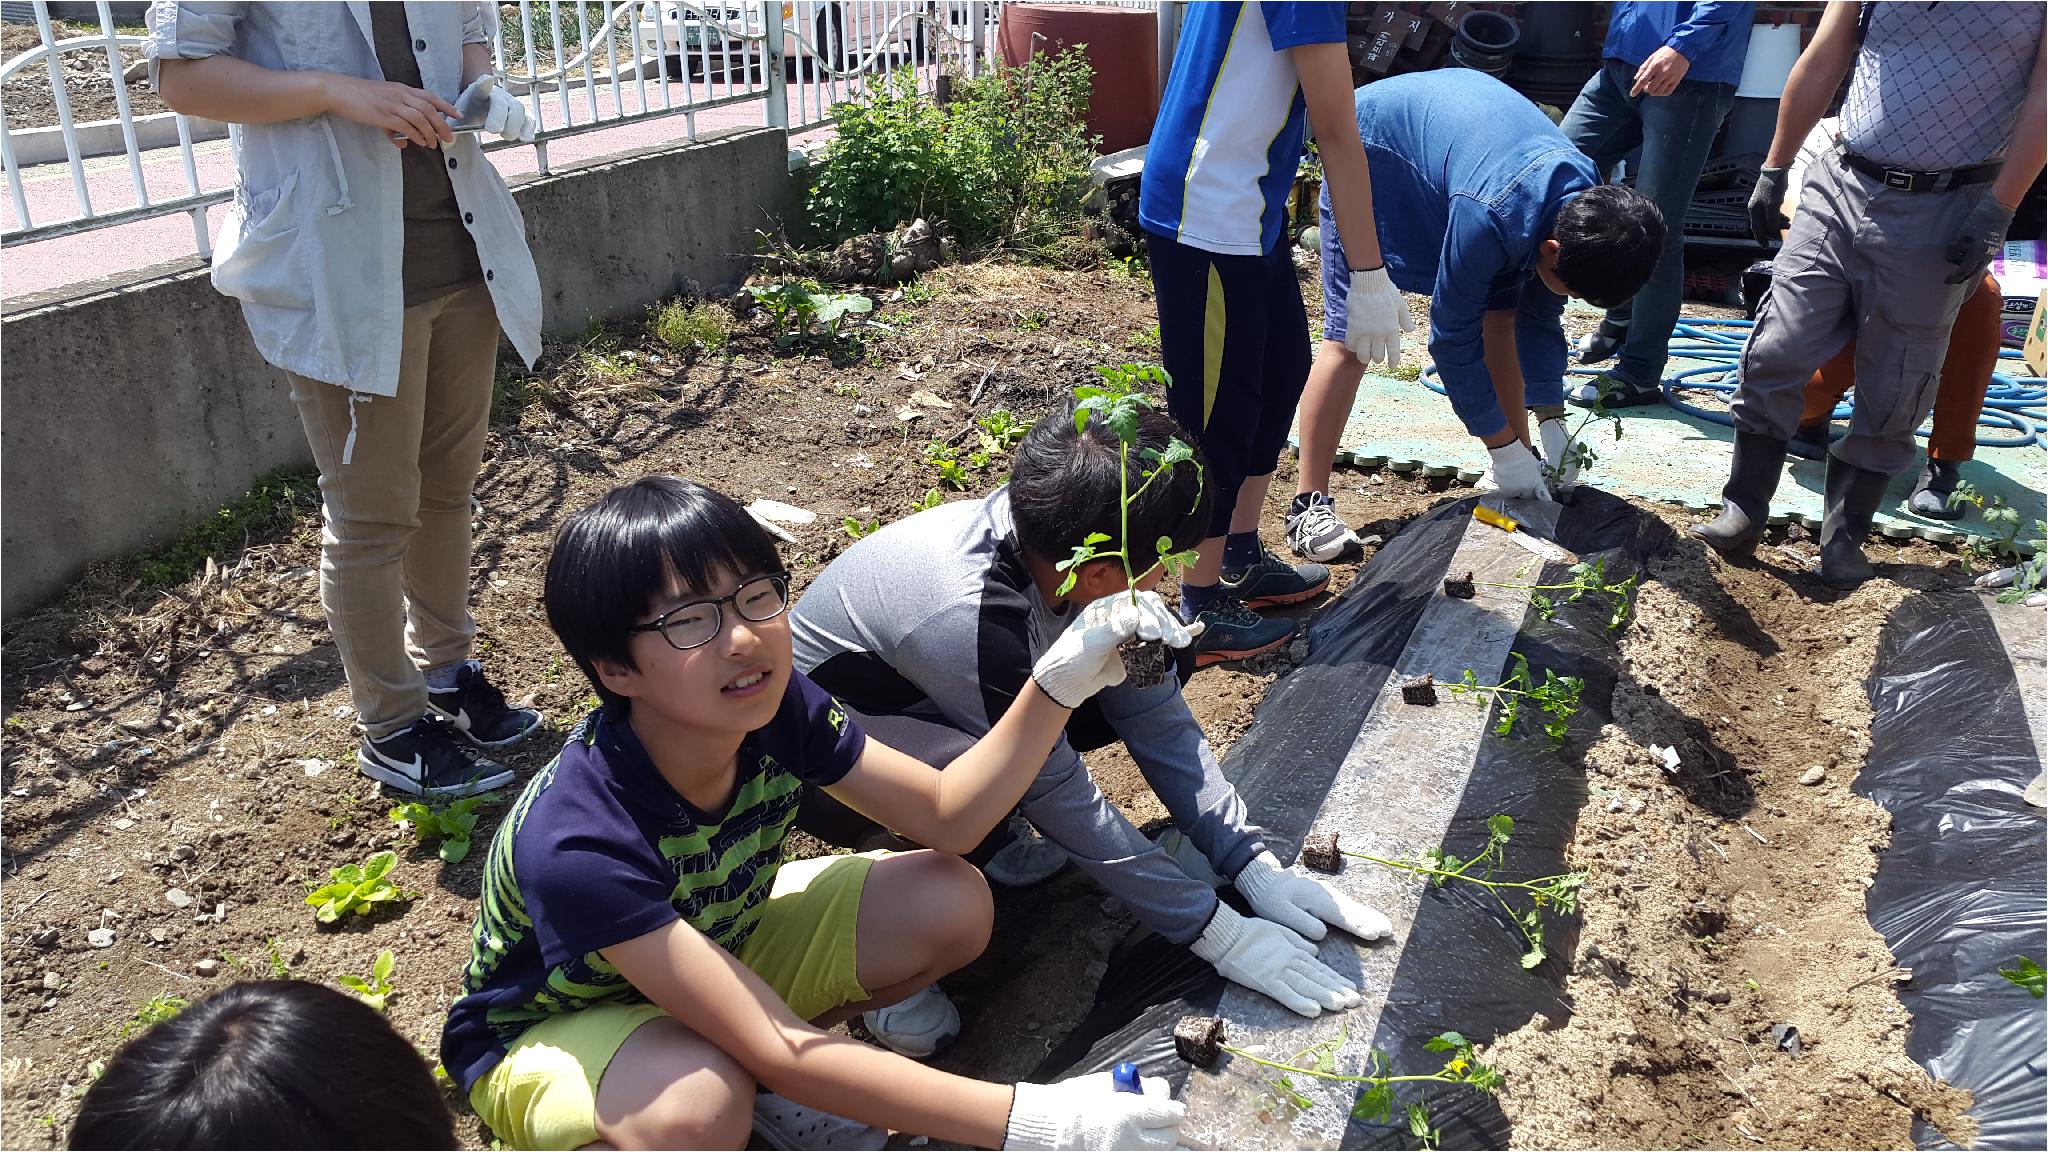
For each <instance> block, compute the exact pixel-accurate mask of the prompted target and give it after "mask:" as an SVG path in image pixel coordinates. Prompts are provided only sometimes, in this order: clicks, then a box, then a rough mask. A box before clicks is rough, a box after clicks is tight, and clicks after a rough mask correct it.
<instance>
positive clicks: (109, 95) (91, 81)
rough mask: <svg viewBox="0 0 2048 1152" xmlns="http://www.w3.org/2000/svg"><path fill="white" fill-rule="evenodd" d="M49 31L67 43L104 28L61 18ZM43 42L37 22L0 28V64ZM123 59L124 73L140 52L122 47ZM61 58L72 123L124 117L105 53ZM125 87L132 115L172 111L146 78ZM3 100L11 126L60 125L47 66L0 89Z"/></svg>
mask: <svg viewBox="0 0 2048 1152" xmlns="http://www.w3.org/2000/svg"><path fill="white" fill-rule="evenodd" d="M117 31H120V30H119V29H117ZM50 32H51V34H52V35H54V36H55V37H56V38H57V39H58V40H63V39H66V38H68V37H72V36H97V35H99V34H100V29H99V26H98V25H97V24H67V23H66V22H65V21H62V20H52V21H50ZM42 42H43V38H42V35H41V34H40V33H39V32H37V31H36V26H35V25H34V24H0V60H11V59H13V58H14V57H16V56H18V55H20V54H21V53H23V52H26V51H28V50H29V49H31V48H35V47H37V46H39V45H40V44H42ZM120 55H121V69H122V71H123V72H124V73H126V72H127V71H128V70H129V69H130V68H132V67H134V66H135V65H136V64H138V63H140V62H141V61H142V50H141V49H140V48H135V47H125V46H124V47H123V48H122V49H121V50H120ZM60 59H61V60H62V62H63V66H64V94H65V98H66V99H67V100H68V101H69V102H70V104H71V122H72V123H73V124H86V123H90V122H91V121H94V120H112V119H113V118H114V117H115V116H117V115H119V114H120V112H119V106H118V105H117V104H116V103H115V97H114V78H113V76H112V74H111V72H110V71H109V69H108V68H107V53H106V49H104V48H92V49H85V48H77V49H73V50H71V51H68V52H65V53H64V54H63V55H62V57H60ZM127 88H128V111H129V113H130V114H131V115H135V116H148V115H151V114H153V113H157V112H168V111H170V108H169V107H167V106H166V105H165V104H164V102H163V101H162V100H159V99H157V95H156V93H155V92H154V91H152V90H151V89H150V87H149V78H148V77H147V76H142V77H139V78H137V79H136V80H134V81H132V82H130V83H129V84H128V85H127ZM0 102H4V103H5V105H6V108H7V126H8V127H9V128H13V129H16V130H19V129H22V128H47V127H49V126H50V125H52V124H56V123H58V119H57V100H56V97H55V95H54V94H53V93H52V90H51V87H50V70H49V68H48V67H45V66H42V65H32V66H30V67H28V68H24V69H22V70H21V71H20V72H17V73H15V75H14V76H13V78H12V79H10V80H8V81H7V83H6V84H5V85H0Z"/></svg>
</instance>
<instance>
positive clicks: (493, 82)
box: [455, 72, 533, 144]
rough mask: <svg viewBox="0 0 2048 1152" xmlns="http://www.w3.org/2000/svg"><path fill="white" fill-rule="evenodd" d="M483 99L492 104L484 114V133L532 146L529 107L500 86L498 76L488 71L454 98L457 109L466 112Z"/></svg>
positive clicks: (531, 125)
mask: <svg viewBox="0 0 2048 1152" xmlns="http://www.w3.org/2000/svg"><path fill="white" fill-rule="evenodd" d="M482 100H488V101H490V107H489V109H487V110H486V111H485V112H484V131H486V132H495V133H497V134H498V136H499V138H500V139H504V140H517V141H519V142H520V143H521V144H531V143H533V120H532V119H531V118H530V117H528V116H527V114H526V105H524V104H521V103H520V102H519V98H518V97H516V96H513V95H512V94H511V93H509V92H507V91H505V90H504V89H502V88H500V87H498V77H497V75H496V74H495V73H491V72H486V73H484V74H483V75H481V76H479V77H477V78H476V79H475V80H472V81H470V83H469V87H467V88H465V89H463V90H462V95H460V96H457V97H456V98H455V106H456V107H457V108H460V109H462V110H463V111H464V112H467V111H469V110H470V109H471V108H474V107H475V106H476V104H477V102H478V101H482Z"/></svg>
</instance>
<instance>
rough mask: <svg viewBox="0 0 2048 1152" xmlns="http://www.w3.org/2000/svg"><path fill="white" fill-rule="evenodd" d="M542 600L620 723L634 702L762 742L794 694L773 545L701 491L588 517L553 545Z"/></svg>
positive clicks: (675, 483) (612, 496)
mask: <svg viewBox="0 0 2048 1152" xmlns="http://www.w3.org/2000/svg"><path fill="white" fill-rule="evenodd" d="M542 599H543V601H544V602H545V603H546V606H547V613H548V625H549V627H551V628H553V629H554V630H555V635H556V636H557V637H559V638H560V639H561V641H562V647H564V648H566V649H568V652H569V655H570V656H571V657H573V658H574V659H575V661H576V663H577V665H578V666H580V667H581V668H582V669H583V672H584V674H585V675H587V676H589V677H590V682H591V683H592V684H593V685H595V686H596V687H597V693H598V696H599V697H600V698H602V699H603V700H604V702H605V704H606V705H608V706H610V707H612V708H614V709H615V710H623V709H624V708H625V707H626V702H627V701H631V702H632V706H634V707H643V706H644V707H647V708H650V709H652V710H654V711H655V712H657V713H659V714H661V715H663V716H664V717H666V718H668V719H670V720H672V721H674V722H677V723H681V724H684V725H687V726H692V727H701V728H710V729H715V730H720V731H725V730H739V731H752V730H754V729H756V728H759V727H761V726H762V725H764V724H766V723H767V722H768V721H769V720H770V719H773V718H774V715H775V710H776V708H777V707H779V706H780V704H781V701H782V693H783V689H784V688H786V687H787V686H788V684H789V670H790V645H789V621H788V620H787V619H786V618H785V617H784V616H783V611H784V609H786V608H787V607H788V606H789V577H788V575H787V574H786V573H785V572H784V571H783V568H782V560H781V557H779V556H777V555H776V552H775V542H774V540H772V539H770V538H769V536H768V533H767V532H766V531H765V530H763V529H762V527H761V526H760V525H759V524H757V523H755V522H754V518H753V517H752V516H749V515H748V514H747V512H746V510H745V509H743V508H741V507H740V506H739V505H738V504H736V503H734V502H733V500H732V499H731V498H730V497H728V496H725V495H723V494H721V493H718V492H713V491H712V490H711V489H709V488H706V487H704V486H703V485H701V484H693V483H691V482H690V481H688V480H680V479H677V478H676V477H674V476H649V477H647V478H645V479H643V480H637V481H635V482H633V483H631V484H627V485H625V486H623V487H620V488H614V489H612V490H611V491H610V492H607V493H605V494H604V495H603V496H602V497H600V498H599V499H598V500H597V502H596V503H594V504H591V505H589V506H588V507H586V508H583V509H580V510H578V511H577V512H576V513H575V514H574V515H572V516H570V517H569V520H568V522H567V523H565V524H563V525H562V530H561V532H560V533H558V534H557V535H556V536H555V549H554V553H553V554H552V555H551V556H549V557H548V574H547V585H546V588H545V590H544V591H543V593H542ZM714 601H715V603H714ZM657 625H658V626H659V627H657Z"/></svg>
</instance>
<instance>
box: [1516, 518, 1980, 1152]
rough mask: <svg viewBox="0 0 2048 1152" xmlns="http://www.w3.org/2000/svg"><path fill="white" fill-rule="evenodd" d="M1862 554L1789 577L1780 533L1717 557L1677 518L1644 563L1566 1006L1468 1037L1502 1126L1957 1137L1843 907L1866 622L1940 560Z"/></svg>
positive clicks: (1541, 1137) (1598, 794) (1857, 901)
mask: <svg viewBox="0 0 2048 1152" xmlns="http://www.w3.org/2000/svg"><path fill="white" fill-rule="evenodd" d="M1672 519H1673V521H1674V526H1677V524H1678V518H1677V517H1672ZM1870 550H1871V552H1872V555H1873V559H1876V560H1878V561H1879V562H1880V564H1883V563H1885V562H1886V561H1887V559H1890V560H1892V561H1893V562H1895V563H1896V566H1895V567H1890V568H1888V569H1881V571H1883V572H1884V573H1885V574H1886V575H1888V576H1890V577H1891V579H1884V580H1877V581H1873V582H1871V583H1870V584H1868V585H1866V586H1864V587H1863V588H1862V589H1860V590H1858V591H1856V592H1855V593H1853V594H1849V595H1841V594H1838V593H1834V592H1830V591H1828V590H1826V589H1825V588H1824V587H1823V586H1821V585H1820V584H1819V583H1818V582H1817V581H1816V580H1815V578H1814V577H1812V576H1810V575H1808V574H1807V572H1806V570H1805V565H1804V564H1803V563H1798V562H1797V561H1796V560H1795V557H1797V556H1799V555H1800V554H1802V553H1805V554H1810V553H1811V551H1812V549H1811V547H1810V546H1808V545H1804V544H1802V542H1800V541H1797V540H1794V541H1788V542H1786V543H1784V544H1781V545H1778V546H1776V547H1775V548H1767V549H1766V551H1765V553H1764V557H1765V559H1764V562H1763V563H1761V564H1759V565H1756V566H1736V565H1731V564H1728V563H1726V562H1724V561H1722V560H1721V559H1720V557H1718V556H1717V555H1716V554H1714V553H1713V552H1712V551H1711V550H1710V549H1707V548H1705V547H1704V546H1703V545H1701V544H1700V543H1699V542H1697V541H1693V540H1690V539H1688V538H1685V537H1681V538H1680V543H1679V544H1678V545H1677V547H1676V548H1675V549H1673V550H1672V551H1671V552H1669V553H1667V554H1666V555H1664V556H1662V557H1660V558H1658V559H1657V560H1656V561H1654V562H1653V564H1652V565H1651V570H1650V575H1649V579H1648V580H1647V581H1646V582H1645V583H1644V585H1643V588H1642V591H1641V593H1640V596H1639V598H1638V600H1637V609H1636V618H1635V621H1634V622H1633V623H1632V624H1631V626H1630V628H1629V632H1628V636H1627V638H1626V639H1625V641H1624V643H1623V648H1622V651H1623V654H1624V667H1623V669H1622V672H1623V676H1622V681H1621V684H1620V685H1619V686H1618V688H1617V690H1616V694H1615V700H1614V705H1615V707H1614V719H1613V723H1611V724H1610V725H1608V726H1607V727H1606V728H1605V729H1604V730H1603V731H1602V732H1601V734H1600V738H1599V740H1598V741H1597V742H1596V743H1595V744H1594V745H1593V746H1592V747H1591V748H1590V749H1588V751H1587V753H1586V756H1585V763H1586V767H1587V771H1588V776H1587V779H1588V781H1589V782H1590V783H1591V785H1592V788H1591V790H1590V795H1589V797H1588V800H1587V803H1586V806H1585V807H1584V808H1583V809H1582V810H1581V812H1580V814H1579V820H1578V826H1577V832H1576V837H1575V839H1574V841H1573V843H1572V845H1571V847H1570V850H1569V854H1568V858H1569V860H1570V862H1571V865H1572V866H1573V867H1574V868H1579V869H1584V870H1585V871H1587V872H1588V873H1590V874H1591V877H1592V879H1591V880H1590V881H1589V883H1588V884H1587V886H1586V888H1585V890H1584V892H1583V893H1582V898H1581V906H1582V908H1583V910H1584V924H1583V930H1582V934H1581V937H1580V941H1579V953H1578V956H1577V958H1576V963H1575V966H1574V968H1573V971H1572V974H1571V976H1570V977H1569V980H1568V984H1567V988H1566V992H1567V999H1568V1000H1569V1002H1570V1003H1572V1005H1573V1009H1574V1010H1573V1014H1572V1016H1571V1018H1570V1020H1569V1021H1568V1022H1564V1023H1563V1024H1562V1026H1553V1023H1552V1022H1550V1021H1545V1020H1540V1019H1539V1020H1538V1021H1537V1022H1535V1023H1532V1024H1531V1025H1530V1026H1529V1027H1527V1028H1524V1029H1522V1030H1521V1031H1519V1032H1516V1033H1514V1034H1512V1035H1509V1036H1506V1037H1503V1038H1502V1039H1501V1040H1500V1041H1499V1042H1498V1043H1497V1044H1495V1045H1494V1046H1493V1047H1492V1049H1491V1053H1490V1056H1489V1059H1490V1060H1492V1061H1493V1062H1495V1063H1497V1064H1498V1066H1499V1067H1500V1068H1501V1070H1502V1071H1503V1072H1504V1073H1506V1075H1507V1078H1508V1084H1509V1089H1508V1090H1507V1092H1506V1093H1505V1094H1504V1098H1503V1104H1504V1107H1505V1108H1506V1111H1507V1113H1508V1116H1509V1118H1510V1119H1511V1120H1512V1121H1513V1123H1514V1133H1515V1136H1514V1139H1515V1144H1516V1146H1517V1147H1530V1148H1539V1147H1540V1148H1588V1147H1595V1148H1597V1147H1642V1148H1684V1147H1722V1148H1729V1147H1745V1146H1748V1145H1751V1144H1761V1145H1765V1146H1769V1147H1781V1148H1897V1147H1911V1146H1912V1136H1911V1124H1912V1121H1913V1119H1914V1118H1915V1117H1919V1118H1921V1119H1924V1120H1926V1121H1928V1122H1929V1123H1931V1124H1932V1125H1934V1126H1935V1127H1936V1128H1938V1129H1940V1130H1941V1131H1942V1132H1943V1133H1945V1134H1946V1135H1947V1136H1948V1137H1949V1138H1950V1139H1951V1140H1954V1141H1956V1142H1958V1143H1960V1144H1962V1145H1964V1146H1966V1147H1967V1146H1968V1145H1969V1143H1970V1140H1971V1137H1972V1136H1973V1135H1974V1125H1973V1124H1972V1122H1971V1121H1969V1120H1968V1119H1967V1118H1966V1117H1964V1116H1963V1115H1962V1113H1963V1111H1964V1110H1965V1109H1967V1108H1968V1107H1969V1096H1968V1094H1967V1093H1965V1092H1962V1091H1960V1090H1958V1089H1955V1088H1951V1087H1948V1086H1946V1085H1939V1084H1936V1083H1934V1082H1933V1081H1931V1080H1930V1079H1929V1077H1928V1076H1927V1074H1926V1072H1925V1071H1923V1070H1922V1069H1921V1068H1919V1067H1918V1066H1917V1065H1915V1064H1914V1063H1913V1062H1912V1061H1911V1060H1909V1059H1908V1058H1907V1057H1906V1053H1905V1040H1906V1033H1907V1029H1908V1026H1909V1025H1910V1023H1911V1020H1910V1017H1909V1015H1908V1014H1907V1012H1906V1011H1905V1010H1904V1009H1903V1008H1902V1007H1901V1006H1900V1004H1899V1001H1898V997H1897V994H1896V991H1895V986H1896V985H1897V984H1900V983H1903V982H1904V981H1905V980H1908V979H1910V973H1906V972H1903V971H1901V970H1899V969H1896V968H1895V967H1894V965H1893V963H1892V958H1891V955H1890V953H1889V952H1888V951H1887V950H1886V948H1885V945H1884V940H1883V939H1882V938H1881V937H1880V936H1879V935H1878V934H1877V932H1876V931H1875V930H1874V929H1873V928H1872V927H1871V926H1870V921H1869V919H1868V917H1867V916H1866V914H1865V911H1864V891H1865V889H1867V888H1868V887H1869V886H1870V883H1871V878H1872V876H1873V875H1874V874H1875V871H1876V867H1877V857H1876V853H1877V852H1878V851H1880V850H1881V849H1883V848H1884V847H1885V845H1886V843H1887V841H1888V838H1889V837H1888V832H1889V824H1890V821H1889V817H1888V816H1887V815H1886V814H1885V812H1884V810H1883V809H1882V808H1879V807H1878V806H1877V805H1876V804H1874V803H1872V802H1871V801H1869V800H1867V799H1864V798H1862V797H1860V796H1857V795H1855V794H1854V793H1853V792H1851V791H1850V782H1851V781H1852V780H1853V779H1854V778H1855V775H1856V772H1857V770H1858V769H1859V768H1860V766H1861V765H1862V763H1863V759H1864V757H1865V754H1866V753H1867V752H1868V750H1869V730H1870V709H1869V704H1868V700H1867V697H1866V696H1865V687H1864V680H1865V678H1866V677H1867V675H1868V673H1869V671H1870V667H1871V662H1872V659H1873V657H1874V653H1875V650H1876V644H1877V634H1878V629H1879V627H1880V626H1881V624H1882V621H1883V620H1884V618H1885V616H1886V615H1887V614H1888V613H1889V612H1890V610H1891V609H1892V608H1893V607H1894V606H1895V605H1897V603H1898V602H1899V601H1900V600H1902V599H1904V598H1905V596H1906V595H1908V594H1909V592H1911V591H1913V590H1916V589H1921V588H1927V587H1932V586H1936V585H1939V584H1944V583H1949V582H1952V581H1954V580H1955V579H1956V576H1955V574H1954V573H1952V572H1950V571H1946V570H1944V568H1943V567H1937V566H1935V565H1934V564H1929V563H1928V561H1929V560H1934V559H1935V558H1936V557H1937V556H1938V553H1934V552H1933V550H1932V549H1928V548H1926V547H1925V546H1921V547H1918V548H1913V549H1909V550H1907V552H1906V554H1905V555H1893V556H1891V557H1887V555H1886V554H1887V553H1888V552H1890V551H1891V550H1890V549H1888V548H1887V547H1885V546H1884V545H1882V544H1879V543H1876V542H1873V543H1872V544H1871V548H1870ZM1900 561H1903V562H1900ZM1652 744H1656V745H1662V746H1666V747H1673V748H1676V749H1677V750H1678V752H1679V755H1680V758H1681V764H1680V767H1679V769H1678V770H1677V771H1676V772H1671V771H1668V770H1667V769H1666V768H1665V767H1664V765H1663V763H1662V761H1661V759H1660V758H1659V757H1657V756H1655V755H1653V754H1652V753H1651V752H1650V751H1649V748H1650V746H1651V745H1652ZM1816 768H1817V769H1819V771H1820V775H1821V779H1820V780H1819V781H1818V782H1817V783H1812V784H1807V783H1804V782H1803V779H1802V778H1809V779H1810V770H1812V769H1816ZM1781 1024H1790V1025H1792V1026H1793V1027H1795V1028H1796V1029H1797V1030H1798V1038H1799V1046H1798V1050H1797V1052H1796V1053H1794V1052H1788V1051H1784V1050H1782V1049H1781V1048H1780V1047H1779V1045H1778V1044H1777V1043H1776V1041H1775V1040H1774V1037H1773V1034H1772V1028H1773V1026H1774V1025H1781Z"/></svg>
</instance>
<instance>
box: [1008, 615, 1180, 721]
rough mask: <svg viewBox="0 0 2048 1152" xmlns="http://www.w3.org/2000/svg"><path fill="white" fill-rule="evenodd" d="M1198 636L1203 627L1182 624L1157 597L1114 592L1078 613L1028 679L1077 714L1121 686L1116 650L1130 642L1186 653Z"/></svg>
mask: <svg viewBox="0 0 2048 1152" xmlns="http://www.w3.org/2000/svg"><path fill="white" fill-rule="evenodd" d="M1201 634H1202V625H1201V624H1200V623H1195V624H1183V623H1181V620H1180V615H1179V614H1178V613H1176V612H1175V611H1174V610H1173V609H1171V608H1168V607H1167V606H1166V602H1165V601H1164V600H1161V599H1160V598H1159V593H1157V592H1140V593H1138V594H1137V596H1136V598H1135V599H1133V597H1132V595H1131V594H1130V593H1129V592H1113V593H1111V594H1109V595H1107V596H1104V597H1103V598H1102V599H1100V600H1097V601H1095V602H1094V603H1093V604H1090V605H1088V606H1087V607H1085V608H1083V609H1081V611H1080V614H1079V615H1077V616H1075V617H1074V621H1073V623H1071V624H1068V625H1067V630H1066V631H1064V632H1062V633H1060V634H1059V637H1058V638H1057V639H1055V640H1054V641H1053V642H1052V646H1051V647H1050V648H1047V649H1046V650H1045V655H1043V656H1040V657H1039V658H1038V663H1037V664H1034V665H1032V668H1031V678H1032V679H1033V680H1036V681H1038V687H1039V688H1040V690H1042V691H1043V692H1044V693H1045V694H1046V695H1047V696H1050V697H1052V698H1053V701H1054V702H1055V703H1057V704H1059V705H1060V706H1061V707H1062V708H1078V707H1080V706H1081V705H1082V704H1083V703H1084V702H1085V701H1087V699H1088V698H1089V697H1090V696H1093V695H1095V694H1096V693H1097V692H1100V691H1102V690H1103V689H1104V688H1108V687H1110V686H1112V685H1115V684H1121V683H1123V682H1124V661H1123V656H1122V655H1120V654H1119V653H1118V652H1117V646H1118V645H1120V644H1122V643H1123V642H1124V641H1126V640H1129V639H1130V638H1131V637H1133V636H1136V637H1137V638H1138V639H1140V640H1163V641H1165V642H1166V645H1167V647H1169V648H1185V647H1187V646H1188V645H1189V644H1191V643H1193V642H1194V639H1195V637H1197V636H1199V635H1201Z"/></svg>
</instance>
